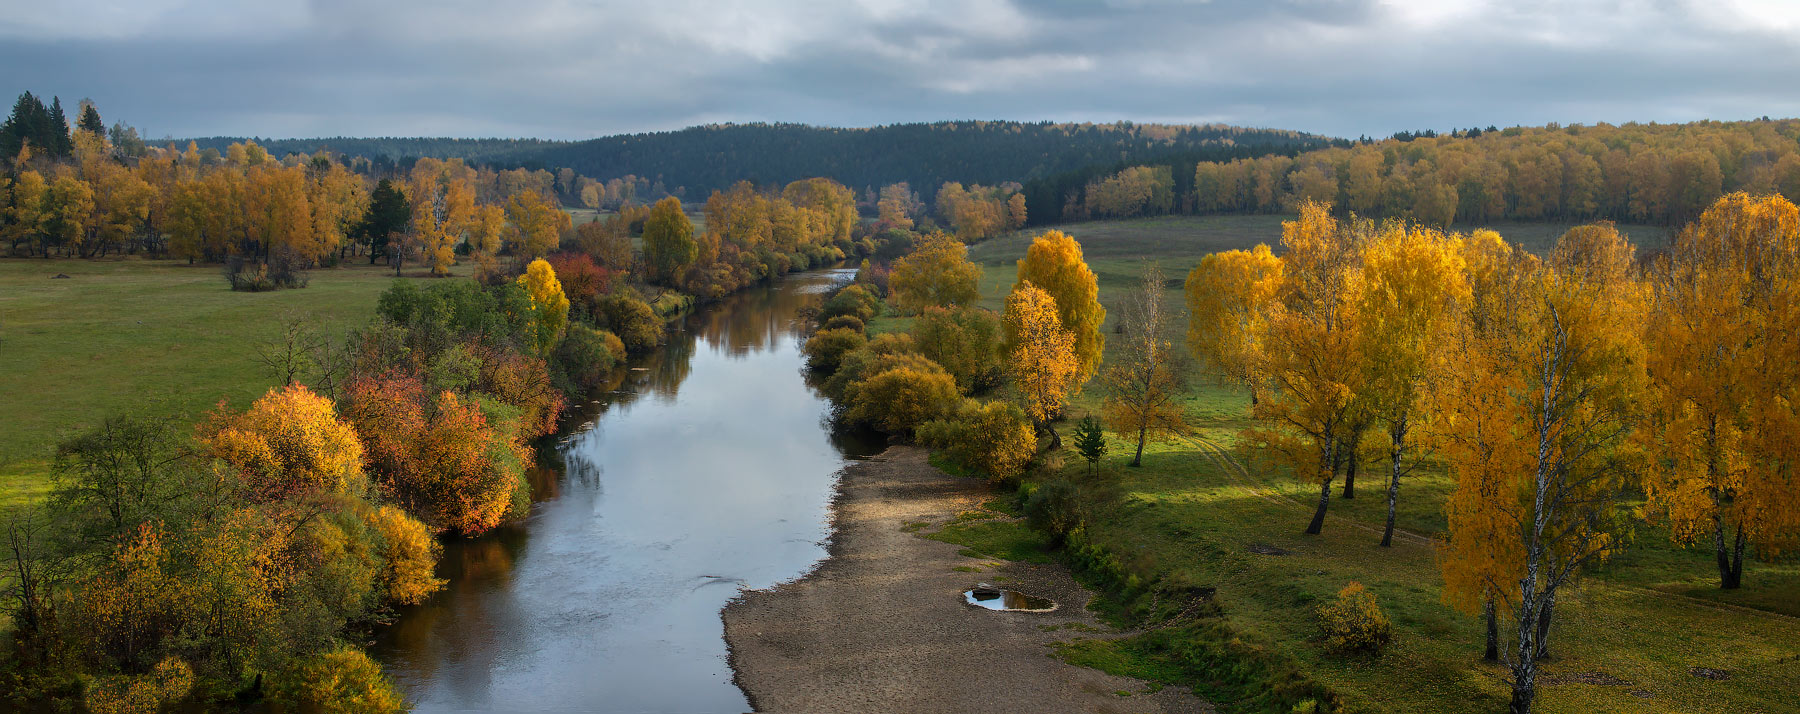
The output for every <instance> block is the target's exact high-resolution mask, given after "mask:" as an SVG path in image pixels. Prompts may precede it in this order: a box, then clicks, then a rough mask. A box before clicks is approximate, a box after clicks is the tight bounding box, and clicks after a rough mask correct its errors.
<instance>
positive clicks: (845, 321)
mask: <svg viewBox="0 0 1800 714" xmlns="http://www.w3.org/2000/svg"><path fill="white" fill-rule="evenodd" d="M838 328H843V329H846V330H855V331H857V332H867V331H868V329H869V328H868V326H867V325H864V324H863V321H862V319H861V318H858V317H857V316H855V315H838V316H835V317H833V318H831V319H829V320H826V321H825V324H823V325H819V330H820V331H824V330H835V329H838Z"/></svg>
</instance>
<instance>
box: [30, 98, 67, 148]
mask: <svg viewBox="0 0 1800 714" xmlns="http://www.w3.org/2000/svg"><path fill="white" fill-rule="evenodd" d="M43 142H44V143H43V146H44V148H45V150H47V151H49V152H50V154H51V155H52V156H57V157H62V156H68V155H69V154H70V153H71V152H73V151H75V142H74V141H73V140H71V139H70V138H69V118H68V117H67V116H64V115H63V109H62V97H51V98H50V121H49V126H47V127H45V135H44V136H43ZM34 143H35V142H34Z"/></svg>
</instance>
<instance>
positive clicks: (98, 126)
mask: <svg viewBox="0 0 1800 714" xmlns="http://www.w3.org/2000/svg"><path fill="white" fill-rule="evenodd" d="M76 127H77V128H79V129H80V130H82V131H86V132H92V133H93V134H94V135H95V136H106V122H103V121H100V110H98V109H95V108H94V103H93V102H90V101H87V100H82V102H81V121H80V122H78V123H77V124H76Z"/></svg>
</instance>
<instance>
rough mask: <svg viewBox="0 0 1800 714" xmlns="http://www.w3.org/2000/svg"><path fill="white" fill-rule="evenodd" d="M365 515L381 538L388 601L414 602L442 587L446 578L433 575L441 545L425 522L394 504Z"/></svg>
mask: <svg viewBox="0 0 1800 714" xmlns="http://www.w3.org/2000/svg"><path fill="white" fill-rule="evenodd" d="M365 517H366V518H367V519H368V521H369V527H370V528H371V529H373V530H374V531H375V533H376V535H377V536H379V537H380V541H381V547H382V555H383V558H382V560H383V562H384V563H385V566H384V567H383V569H382V573H381V587H382V591H383V593H384V594H385V596H386V599H387V600H389V601H390V602H394V603H397V604H400V605H417V604H419V603H421V602H424V601H425V598H427V597H429V596H430V595H431V594H432V593H434V592H437V591H438V590H439V589H441V588H443V587H444V583H445V581H444V580H441V579H439V578H437V577H435V576H434V575H433V571H434V570H435V568H436V566H437V559H438V554H439V553H440V552H441V551H442V550H443V546H441V545H439V544H438V542H437V539H436V538H433V537H432V536H431V531H430V530H429V529H427V528H426V527H425V524H423V523H420V522H419V521H418V520H416V519H414V518H413V517H412V516H409V515H407V514H406V512H405V511H402V510H400V509H398V508H395V507H393V506H377V507H375V508H374V509H372V510H370V511H369V512H368V514H367V515H366V516H365Z"/></svg>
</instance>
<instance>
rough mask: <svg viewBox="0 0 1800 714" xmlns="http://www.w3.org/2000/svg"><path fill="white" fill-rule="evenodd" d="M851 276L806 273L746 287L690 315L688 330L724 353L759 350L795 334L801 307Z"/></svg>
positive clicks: (815, 302)
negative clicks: (796, 319) (753, 287)
mask: <svg viewBox="0 0 1800 714" xmlns="http://www.w3.org/2000/svg"><path fill="white" fill-rule="evenodd" d="M852 275H854V273H853V272H852V271H831V272H828V273H808V274H802V275H794V276H790V277H788V278H786V279H784V280H783V281H781V282H777V283H775V284H773V285H770V286H767V287H762V288H755V289H751V290H747V291H744V292H741V293H738V294H736V295H733V296H731V297H728V298H726V299H725V300H723V301H722V302H721V303H720V304H719V305H718V306H716V307H713V308H709V309H706V310H702V311H700V312H698V313H696V314H694V315H691V316H689V317H688V319H687V330H688V331H689V332H692V333H694V334H695V335H697V336H699V337H700V338H702V339H705V340H706V341H708V342H710V343H713V344H716V345H718V346H719V348H720V349H722V350H724V351H725V352H726V353H727V354H731V355H734V356H741V355H747V354H751V353H755V352H761V351H763V350H767V349H770V348H772V347H774V346H775V345H777V344H779V343H780V340H783V339H790V338H792V337H794V336H795V335H796V334H798V332H799V326H798V325H796V324H795V317H796V316H797V315H799V314H800V310H801V308H803V307H806V306H808V305H811V306H814V307H817V306H818V305H819V304H820V303H821V302H823V300H824V292H825V290H826V289H828V288H829V287H830V286H831V285H833V284H835V283H838V282H842V281H844V280H847V279H849V278H850V277H851V276H852Z"/></svg>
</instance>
